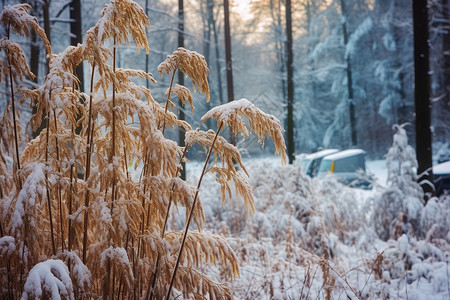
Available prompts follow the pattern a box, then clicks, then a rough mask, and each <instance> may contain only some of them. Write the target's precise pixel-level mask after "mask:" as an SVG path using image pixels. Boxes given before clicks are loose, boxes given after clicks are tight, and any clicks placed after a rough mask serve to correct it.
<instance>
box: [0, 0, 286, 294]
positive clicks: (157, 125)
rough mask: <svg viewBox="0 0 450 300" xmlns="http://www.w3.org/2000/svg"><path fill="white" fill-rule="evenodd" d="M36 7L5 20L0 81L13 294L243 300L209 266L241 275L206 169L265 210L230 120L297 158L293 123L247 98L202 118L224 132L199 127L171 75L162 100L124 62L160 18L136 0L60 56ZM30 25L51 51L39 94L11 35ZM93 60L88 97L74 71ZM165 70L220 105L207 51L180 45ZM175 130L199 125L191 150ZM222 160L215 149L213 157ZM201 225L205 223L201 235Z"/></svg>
mask: <svg viewBox="0 0 450 300" xmlns="http://www.w3.org/2000/svg"><path fill="white" fill-rule="evenodd" d="M30 8H31V7H30V6H29V5H27V4H17V5H13V6H6V7H5V8H4V9H3V12H2V13H1V15H0V22H1V23H2V24H4V25H5V26H6V28H7V30H8V36H7V37H5V38H2V39H0V49H1V50H3V52H4V54H5V56H4V59H3V58H0V81H2V82H3V81H8V82H9V87H10V89H11V90H10V96H11V98H10V101H9V104H8V105H7V107H6V109H5V111H4V113H3V115H2V117H1V119H0V128H1V130H0V132H1V140H0V147H1V152H0V170H1V173H0V213H1V221H0V231H1V238H0V257H1V260H0V269H1V272H0V273H1V275H0V276H1V277H0V297H1V298H10V299H17V298H20V297H23V298H25V299H26V298H53V297H56V298H58V297H62V298H67V299H74V298H76V299H85V298H98V297H103V298H110V299H111V298H112V297H116V298H117V299H119V298H122V299H124V298H133V299H137V298H146V299H163V298H164V297H165V299H168V298H175V297H178V296H180V295H182V296H183V297H185V298H194V299H203V298H204V297H209V298H214V299H227V298H231V297H232V291H231V288H230V286H228V285H226V284H221V283H217V282H215V281H213V280H212V279H211V278H209V277H208V276H206V275H204V274H203V273H201V272H200V270H201V268H202V266H205V265H208V264H216V265H220V266H223V267H224V268H223V270H224V272H226V273H227V274H228V275H227V276H228V277H236V276H239V267H238V261H237V257H236V254H235V253H234V251H233V250H232V248H231V247H230V246H229V244H228V243H227V242H226V240H225V239H224V238H223V237H221V236H220V235H214V234H211V233H208V232H204V231H202V224H203V222H204V218H205V217H204V213H203V208H202V202H201V199H200V197H199V190H200V187H201V183H202V178H203V176H204V175H205V173H208V172H209V173H215V174H216V177H217V178H216V180H217V182H218V183H219V185H220V187H221V194H222V199H223V200H225V198H226V197H227V195H229V196H231V195H232V194H233V195H234V194H236V195H239V196H241V197H242V199H243V200H244V203H245V205H246V207H247V210H248V211H249V212H252V211H254V203H253V194H252V189H251V187H250V185H249V183H248V181H247V176H248V174H247V171H246V169H245V167H244V165H243V163H242V159H241V155H240V153H239V150H238V149H237V148H236V147H235V146H233V145H232V144H230V143H228V141H227V140H226V139H225V138H223V137H222V136H221V133H222V130H223V129H224V127H229V128H230V129H231V130H232V131H233V132H234V133H235V134H238V133H241V134H242V135H248V133H249V132H248V129H247V126H246V123H245V122H244V121H243V119H242V117H245V118H246V119H247V120H248V124H249V125H250V131H254V132H255V133H256V134H257V135H258V138H259V140H260V142H261V143H264V139H265V137H266V136H268V137H271V138H272V139H273V140H274V144H275V148H276V154H278V155H280V156H281V157H282V160H283V162H285V161H286V155H285V143H284V139H283V136H282V132H283V130H282V128H281V125H280V122H279V121H278V120H277V119H276V118H274V117H273V116H271V115H268V114H265V113H263V112H262V111H260V110H259V109H258V108H256V107H255V106H254V105H253V104H251V103H250V102H248V101H247V100H245V99H242V100H239V101H233V102H231V103H229V104H226V105H222V106H219V107H216V108H213V109H212V110H211V111H209V112H208V113H206V114H205V115H204V116H203V117H202V122H205V121H206V120H208V119H211V118H214V119H216V120H217V130H216V131H212V130H209V131H206V132H205V131H201V130H199V129H196V130H193V129H192V128H191V126H190V125H189V124H188V123H186V122H185V121H183V120H179V119H178V118H177V116H176V115H175V114H174V113H173V112H172V111H171V109H173V107H174V104H173V102H172V100H171V97H172V96H173V95H177V96H178V97H179V98H180V99H181V100H182V101H186V102H188V103H189V104H190V105H191V106H192V108H193V96H192V94H191V92H190V91H189V89H188V88H186V87H184V86H179V85H175V86H172V83H171V85H170V87H169V89H168V91H167V92H166V95H167V98H166V99H165V101H162V103H163V104H160V103H159V102H158V101H156V100H155V99H153V97H152V94H151V92H150V90H149V89H147V88H146V87H143V86H139V85H136V84H135V83H133V81H131V78H133V77H139V78H142V79H148V80H150V81H152V82H153V83H155V84H156V80H155V79H154V77H153V75H152V74H150V73H145V72H143V71H140V70H130V69H122V68H117V67H116V57H117V51H118V45H120V44H121V43H129V42H130V41H131V40H132V41H134V44H135V45H136V47H137V48H138V50H139V49H145V51H147V53H148V52H149V48H148V42H147V38H146V35H145V27H149V26H150V24H149V21H148V19H147V17H146V15H145V13H144V11H143V9H142V8H141V7H140V6H139V5H138V4H136V3H135V2H133V1H131V0H112V1H111V3H109V4H108V5H106V6H105V8H104V9H103V10H102V12H101V18H100V19H99V21H98V22H97V24H96V25H95V26H94V27H92V28H91V29H89V30H88V31H87V33H86V35H85V36H86V38H85V41H84V43H83V44H78V45H77V46H70V47H67V49H66V50H65V51H63V52H62V53H58V54H54V53H52V51H51V46H50V43H49V41H48V40H47V38H46V36H45V33H44V31H43V30H42V29H41V28H40V27H39V25H38V21H37V19H36V18H34V17H32V16H30V15H28V11H29V10H30ZM29 27H31V28H32V30H35V31H36V32H37V33H38V35H40V37H41V38H42V40H43V42H44V45H45V48H46V50H47V59H48V74H47V76H46V77H45V81H44V83H43V84H42V85H41V86H39V87H37V88H34V89H29V88H27V87H25V86H18V84H17V83H18V82H21V81H23V79H24V78H25V76H28V77H30V78H32V77H33V76H34V75H33V74H32V73H31V72H30V70H29V68H28V65H27V62H26V57H25V54H24V52H23V50H22V49H21V48H20V46H19V44H17V43H15V42H13V41H12V40H13V36H12V34H13V33H15V34H18V35H22V36H28V35H29V30H30V29H29ZM82 62H88V63H89V65H90V67H91V77H90V91H89V93H87V94H84V93H81V92H80V91H78V79H77V77H76V75H75V68H76V66H78V65H79V64H81V63H82ZM158 72H159V74H160V75H161V76H162V75H163V74H164V73H167V74H168V75H169V76H171V78H173V77H174V75H175V73H176V72H183V73H184V74H185V75H186V76H189V77H190V78H191V79H192V82H193V87H192V88H193V89H194V90H196V89H197V90H198V91H199V92H200V93H203V94H205V95H206V98H207V100H209V86H208V81H207V77H208V75H209V69H208V67H207V65H206V62H205V59H204V57H203V56H202V55H200V54H198V53H196V52H193V51H189V50H186V49H183V48H179V49H178V50H176V51H175V52H173V54H171V55H168V56H167V59H166V60H165V61H164V62H162V63H161V64H160V65H159V67H158ZM172 82H173V80H172ZM80 99H85V102H84V103H82V102H81V101H80ZM25 103H28V104H29V105H36V113H35V114H34V115H33V117H32V118H31V120H30V126H32V128H33V129H34V130H37V129H38V128H39V127H40V126H41V122H44V125H45V126H44V127H45V128H44V129H43V130H42V131H41V132H40V133H39V135H38V136H37V138H35V139H33V140H31V141H29V142H26V140H27V137H26V136H24V135H23V132H24V130H22V128H21V126H20V124H22V123H21V121H20V114H19V110H18V109H17V106H18V105H24V104H25ZM168 127H171V128H183V129H185V130H187V133H186V141H185V142H186V146H185V147H180V146H178V144H177V143H176V142H175V141H173V140H171V139H169V138H167V137H166V136H165V131H166V128H168ZM194 143H199V144H200V145H201V146H202V147H203V148H204V149H205V151H206V152H207V159H206V161H205V164H204V168H203V171H202V173H201V174H200V179H199V181H198V183H197V185H196V186H192V185H190V184H188V183H187V182H186V181H184V180H182V179H180V177H179V174H180V170H181V165H182V164H181V163H182V162H187V159H186V153H187V152H188V150H189V148H190V147H191V146H192V145H193V144H194ZM21 149H23V150H21ZM210 156H214V158H215V159H214V160H213V162H212V163H211V164H210V163H209V158H210ZM11 158H12V159H11ZM236 165H239V168H237V167H236ZM130 166H133V167H130ZM138 172H139V173H138ZM132 173H133V174H135V173H138V176H133V174H132ZM177 206H182V207H185V210H180V211H183V212H184V215H181V214H179V215H177V218H183V219H184V220H185V228H184V230H182V231H177V230H174V229H173V228H170V227H169V224H168V222H167V221H168V218H169V215H171V211H173V210H171V208H174V207H175V208H176V207H177ZM192 222H193V223H195V226H196V228H197V230H193V231H191V230H189V228H190V227H193V225H191V223H192Z"/></svg>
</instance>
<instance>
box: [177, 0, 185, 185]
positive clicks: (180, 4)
mask: <svg viewBox="0 0 450 300" xmlns="http://www.w3.org/2000/svg"><path fill="white" fill-rule="evenodd" d="M178 47H184V3H183V0H178ZM178 84H179V85H184V74H183V73H182V72H180V71H178ZM178 101H179V102H178V104H179V105H180V110H179V112H178V119H180V120H184V110H183V109H184V107H183V103H182V102H181V99H179V100H178ZM178 130H179V131H178V145H180V147H184V146H185V143H184V138H185V134H186V132H185V130H184V128H182V127H179V128H178ZM181 166H182V168H181V179H183V180H185V179H186V164H185V163H184V162H181Z"/></svg>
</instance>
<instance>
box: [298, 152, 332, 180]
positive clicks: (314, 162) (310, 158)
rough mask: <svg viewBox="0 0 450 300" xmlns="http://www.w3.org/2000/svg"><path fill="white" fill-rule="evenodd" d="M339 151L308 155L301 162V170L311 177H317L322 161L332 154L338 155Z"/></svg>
mask: <svg viewBox="0 0 450 300" xmlns="http://www.w3.org/2000/svg"><path fill="white" fill-rule="evenodd" d="M337 152H339V150H337V149H325V150H321V151H318V152H315V153H311V154H308V155H306V156H305V157H304V158H303V159H302V161H301V162H300V169H301V170H302V171H303V172H304V173H305V174H306V175H308V176H309V177H316V176H317V173H318V172H319V166H320V163H321V162H322V159H323V158H324V157H325V156H327V155H330V154H333V153H337Z"/></svg>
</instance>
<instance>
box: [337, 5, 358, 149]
mask: <svg viewBox="0 0 450 300" xmlns="http://www.w3.org/2000/svg"><path fill="white" fill-rule="evenodd" d="M341 13H342V17H343V18H344V22H342V34H343V36H344V45H345V46H347V43H348V32H347V11H346V8H345V2H344V0H341ZM346 62H347V90H348V104H349V112H350V130H351V137H352V146H356V145H357V144H358V140H357V136H356V118H355V102H354V99H353V78H352V64H351V58H350V54H348V55H347V57H346Z"/></svg>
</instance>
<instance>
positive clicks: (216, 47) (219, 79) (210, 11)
mask: <svg viewBox="0 0 450 300" xmlns="http://www.w3.org/2000/svg"><path fill="white" fill-rule="evenodd" d="M209 2H211V3H210V4H208V14H209V19H210V20H211V25H212V30H213V34H214V50H215V54H216V69H217V71H216V74H217V85H218V87H217V89H218V90H219V100H220V104H224V100H223V90H222V75H221V74H222V73H221V71H220V69H221V67H220V53H219V37H218V36H219V35H218V33H217V28H216V19H215V18H214V0H208V3H209Z"/></svg>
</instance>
